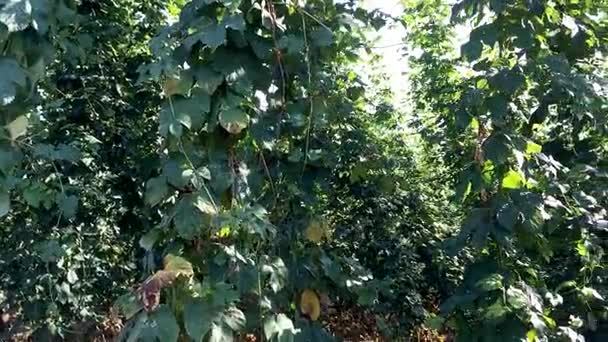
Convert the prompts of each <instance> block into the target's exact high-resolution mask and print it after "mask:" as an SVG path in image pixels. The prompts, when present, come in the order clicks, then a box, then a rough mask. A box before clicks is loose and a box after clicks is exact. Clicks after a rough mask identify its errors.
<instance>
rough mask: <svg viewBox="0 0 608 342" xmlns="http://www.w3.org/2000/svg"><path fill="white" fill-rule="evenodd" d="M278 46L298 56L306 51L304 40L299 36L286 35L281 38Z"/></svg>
mask: <svg viewBox="0 0 608 342" xmlns="http://www.w3.org/2000/svg"><path fill="white" fill-rule="evenodd" d="M278 46H279V48H281V49H287V53H288V54H291V55H297V54H298V53H300V51H302V50H304V40H303V39H302V38H301V37H299V36H295V35H286V36H283V37H281V39H280V40H279V42H278Z"/></svg>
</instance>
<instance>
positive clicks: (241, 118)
mask: <svg viewBox="0 0 608 342" xmlns="http://www.w3.org/2000/svg"><path fill="white" fill-rule="evenodd" d="M219 120H220V125H222V127H224V129H225V130H226V131H228V133H230V134H239V133H241V131H242V130H243V129H245V128H246V127H247V126H248V125H249V116H248V115H247V113H245V112H243V111H242V110H240V109H227V110H223V111H222V112H220V115H219Z"/></svg>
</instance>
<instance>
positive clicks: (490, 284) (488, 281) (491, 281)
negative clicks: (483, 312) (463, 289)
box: [475, 273, 503, 292]
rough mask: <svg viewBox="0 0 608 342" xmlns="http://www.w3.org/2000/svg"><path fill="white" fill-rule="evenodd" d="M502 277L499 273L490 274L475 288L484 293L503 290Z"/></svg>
mask: <svg viewBox="0 0 608 342" xmlns="http://www.w3.org/2000/svg"><path fill="white" fill-rule="evenodd" d="M502 279H503V277H502V275H500V274H498V273H493V274H490V275H489V276H487V277H485V278H483V279H481V280H479V281H478V282H477V283H476V284H475V287H477V288H478V289H480V290H482V291H486V292H487V291H493V290H499V289H502Z"/></svg>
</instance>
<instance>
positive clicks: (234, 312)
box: [223, 306, 247, 331]
mask: <svg viewBox="0 0 608 342" xmlns="http://www.w3.org/2000/svg"><path fill="white" fill-rule="evenodd" d="M223 322H224V324H226V325H227V326H228V327H230V329H232V330H233V331H241V330H243V329H244V328H245V324H246V323H247V319H246V318H245V314H244V313H243V311H241V310H239V309H238V308H236V307H235V306H231V307H229V308H228V309H226V310H224V316H223Z"/></svg>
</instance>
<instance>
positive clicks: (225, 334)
mask: <svg viewBox="0 0 608 342" xmlns="http://www.w3.org/2000/svg"><path fill="white" fill-rule="evenodd" d="M232 341H234V337H233V336H232V331H230V330H229V329H228V327H226V326H225V325H223V324H221V323H211V332H210V333H209V339H208V340H207V342H232Z"/></svg>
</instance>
